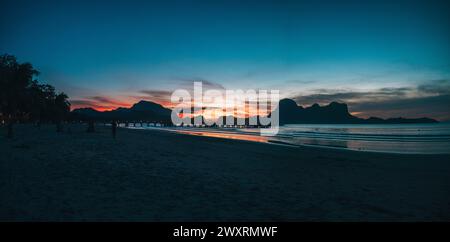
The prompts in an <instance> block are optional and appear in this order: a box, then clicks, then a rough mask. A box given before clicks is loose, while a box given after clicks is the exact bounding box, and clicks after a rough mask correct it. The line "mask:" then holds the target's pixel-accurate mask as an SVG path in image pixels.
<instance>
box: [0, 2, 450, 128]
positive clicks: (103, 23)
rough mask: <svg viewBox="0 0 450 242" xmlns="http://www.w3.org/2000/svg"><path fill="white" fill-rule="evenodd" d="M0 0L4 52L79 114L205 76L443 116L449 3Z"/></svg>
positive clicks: (354, 105)
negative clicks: (63, 94) (84, 108)
mask: <svg viewBox="0 0 450 242" xmlns="http://www.w3.org/2000/svg"><path fill="white" fill-rule="evenodd" d="M1 5H2V6H1V9H2V15H1V16H0V19H1V21H0V33H1V37H0V52H2V53H9V54H14V55H16V56H17V58H18V59H19V61H29V62H31V63H33V65H34V66H35V67H36V68H37V69H39V70H40V71H41V75H40V77H39V78H40V79H41V80H42V81H45V82H48V83H50V84H53V85H55V86H56V87H57V88H58V89H60V90H62V91H64V92H66V93H68V94H69V96H70V98H71V101H72V103H73V105H74V106H76V107H78V106H83V105H90V106H93V107H98V108H113V107H117V106H120V105H129V104H131V103H132V102H134V101H136V100H138V99H148V100H154V101H159V102H161V103H164V102H165V100H166V99H167V95H168V94H169V93H170V91H172V90H174V89H175V88H177V87H179V86H180V85H181V86H182V85H185V84H186V82H187V81H193V80H205V81H208V83H212V84H214V85H216V86H222V87H224V88H229V89H236V88H259V89H279V90H280V91H281V95H282V96H283V97H290V98H294V99H295V100H296V101H297V102H298V104H300V105H310V104H312V103H314V102H318V103H320V104H326V103H327V102H329V101H330V99H337V100H336V101H343V102H347V103H349V106H350V110H351V111H352V112H353V113H355V114H357V115H360V116H363V117H367V116H372V115H376V116H382V117H388V116H392V115H394V116H406V117H416V116H431V117H435V118H439V119H441V120H444V119H449V118H450V114H449V111H448V107H447V106H448V101H449V100H450V98H449V95H450V88H449V87H450V83H449V81H448V80H449V79H450V50H449V48H450V47H449V44H448V43H450V33H449V32H450V17H449V14H448V13H449V12H450V11H449V10H450V7H449V4H448V3H446V1H232V0H229V1H219V0H211V1H188V0H184V1H2V3H1ZM424 87H428V88H424ZM430 90H432V91H430ZM164 94H166V95H164ZM428 99H432V100H433V101H432V102H431V101H430V100H428ZM414 102H415V103H414ZM407 104H408V105H409V106H408V105H407ZM414 104H417V105H414ZM419 104H420V105H419ZM428 105H433V108H429V106H428Z"/></svg>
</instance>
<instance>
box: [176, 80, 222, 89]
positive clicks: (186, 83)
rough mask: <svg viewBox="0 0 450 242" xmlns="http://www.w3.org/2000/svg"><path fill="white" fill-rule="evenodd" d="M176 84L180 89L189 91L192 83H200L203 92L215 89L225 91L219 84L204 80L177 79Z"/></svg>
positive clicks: (192, 86)
mask: <svg viewBox="0 0 450 242" xmlns="http://www.w3.org/2000/svg"><path fill="white" fill-rule="evenodd" d="M177 82H178V83H177V84H178V86H179V87H180V88H183V89H186V90H191V89H193V88H194V82H201V83H202V87H203V89H204V90H210V89H217V90H223V89H225V87H224V86H222V85H221V84H219V83H216V82H213V81H209V80H206V79H204V78H191V79H177Z"/></svg>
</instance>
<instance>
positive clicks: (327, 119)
mask: <svg viewBox="0 0 450 242" xmlns="http://www.w3.org/2000/svg"><path fill="white" fill-rule="evenodd" d="M278 108H279V114H280V125H283V124H403V123H437V121H436V120H434V119H430V118H414V119H407V118H388V119H382V118H377V117H370V118H368V119H363V118H358V117H355V116H353V115H351V114H350V113H349V111H348V106H347V104H345V103H339V102H331V103H330V104H328V105H326V106H320V105H319V104H313V105H312V106H310V107H306V108H304V107H302V106H298V105H297V103H296V102H295V101H294V100H292V99H282V100H281V101H280V102H279V106H278ZM171 112H172V110H170V109H168V108H165V107H163V106H161V105H160V104H157V103H154V102H149V101H139V102H138V103H135V104H134V105H133V106H131V108H117V109H115V110H111V111H103V112H100V111H97V110H95V109H93V108H79V109H74V110H73V111H72V112H71V117H72V119H73V120H96V121H110V120H118V121H145V122H161V123H167V124H170V123H171V118H170V115H171ZM202 118H203V117H202ZM219 118H220V119H222V120H223V121H224V123H225V118H226V117H219ZM256 118H257V119H258V120H259V117H256ZM234 120H235V123H236V118H234ZM245 124H246V125H248V124H249V118H246V119H245Z"/></svg>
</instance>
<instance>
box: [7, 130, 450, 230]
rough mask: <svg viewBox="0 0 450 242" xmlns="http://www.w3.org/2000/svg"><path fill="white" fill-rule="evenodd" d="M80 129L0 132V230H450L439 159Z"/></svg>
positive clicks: (448, 159)
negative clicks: (410, 224) (211, 225)
mask: <svg viewBox="0 0 450 242" xmlns="http://www.w3.org/2000/svg"><path fill="white" fill-rule="evenodd" d="M67 128H68V126H66V129H67ZM85 129H86V127H85V126H82V125H70V132H67V131H66V132H64V133H56V132H55V127H54V126H50V125H49V126H42V127H41V129H38V128H36V127H33V126H31V125H17V126H16V127H15V132H16V133H15V138H14V139H12V140H7V139H6V138H5V137H4V132H5V130H4V128H3V127H2V128H1V134H0V220H1V221H449V220H450V176H449V174H450V156H449V155H401V154H387V153H370V152H358V151H345V150H336V149H324V148H313V147H300V148H298V147H287V146H281V145H272V144H263V143H256V142H249V141H239V140H227V139H220V138H211V137H199V136H190V135H183V134H176V133H170V132H164V131H149V130H129V129H122V128H120V129H119V130H118V133H117V139H116V140H114V139H113V138H112V137H111V131H110V129H109V128H108V127H102V126H99V125H98V126H97V127H96V133H86V132H85Z"/></svg>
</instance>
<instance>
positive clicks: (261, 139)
mask: <svg viewBox="0 0 450 242" xmlns="http://www.w3.org/2000/svg"><path fill="white" fill-rule="evenodd" d="M177 132H178V133H182V134H189V135H197V136H206V137H215V138H225V139H237V140H246V141H254V142H263V143H267V142H269V140H268V138H267V137H264V136H256V135H245V134H235V133H219V132H207V131H191V130H177Z"/></svg>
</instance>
